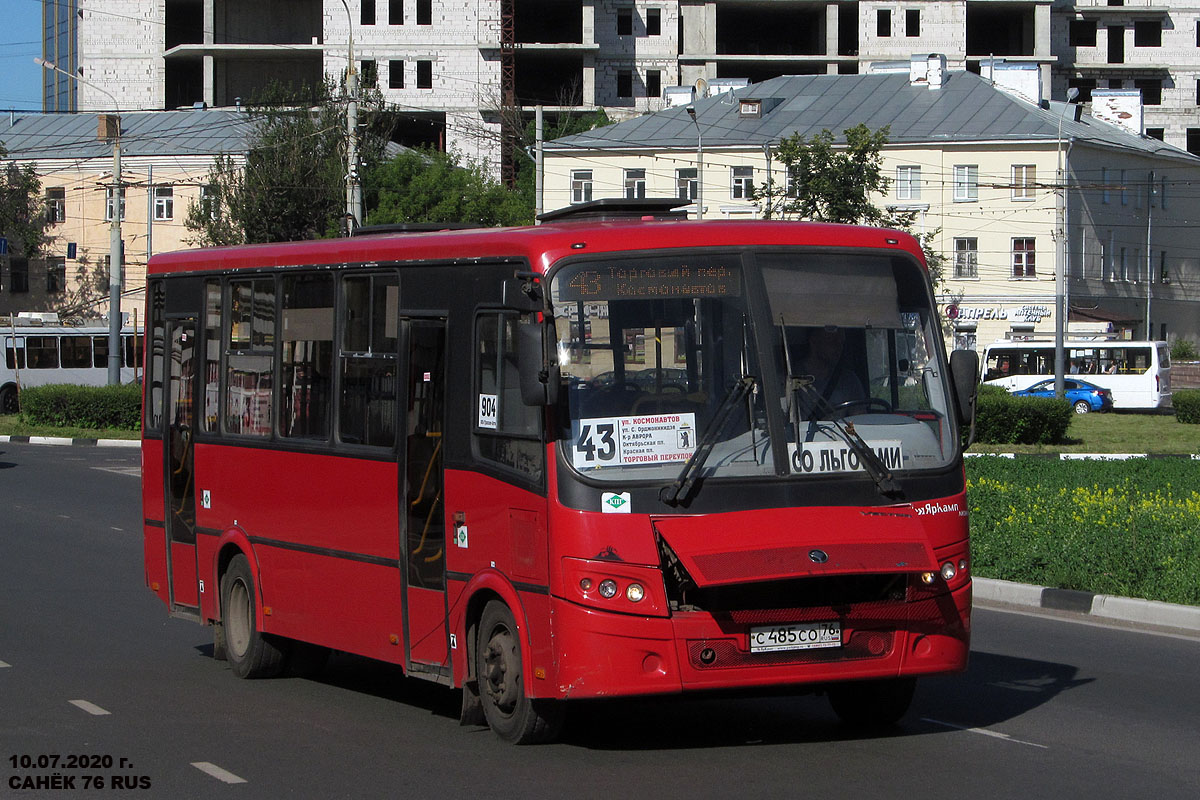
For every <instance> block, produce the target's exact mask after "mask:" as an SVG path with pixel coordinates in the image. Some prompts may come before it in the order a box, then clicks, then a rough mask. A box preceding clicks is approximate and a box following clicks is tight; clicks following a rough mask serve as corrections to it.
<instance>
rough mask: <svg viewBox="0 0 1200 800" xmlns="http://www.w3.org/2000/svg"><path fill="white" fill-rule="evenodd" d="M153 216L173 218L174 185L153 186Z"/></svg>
mask: <svg viewBox="0 0 1200 800" xmlns="http://www.w3.org/2000/svg"><path fill="white" fill-rule="evenodd" d="M154 218H155V219H156V220H171V219H175V187H174V186H155V187H154Z"/></svg>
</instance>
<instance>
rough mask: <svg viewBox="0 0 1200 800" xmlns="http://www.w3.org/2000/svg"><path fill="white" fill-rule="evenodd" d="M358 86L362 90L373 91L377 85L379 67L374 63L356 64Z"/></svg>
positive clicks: (361, 62) (363, 62)
mask: <svg viewBox="0 0 1200 800" xmlns="http://www.w3.org/2000/svg"><path fill="white" fill-rule="evenodd" d="M358 85H359V86H361V87H362V88H364V89H374V88H375V87H376V86H378V85H379V67H378V66H377V65H376V62H374V61H360V62H358Z"/></svg>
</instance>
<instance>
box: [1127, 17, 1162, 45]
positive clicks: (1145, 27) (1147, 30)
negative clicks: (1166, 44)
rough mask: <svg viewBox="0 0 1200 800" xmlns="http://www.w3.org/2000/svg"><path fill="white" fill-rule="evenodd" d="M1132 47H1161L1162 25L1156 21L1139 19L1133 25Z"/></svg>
mask: <svg viewBox="0 0 1200 800" xmlns="http://www.w3.org/2000/svg"><path fill="white" fill-rule="evenodd" d="M1133 46H1134V47H1162V23H1161V22H1159V21H1158V20H1156V19H1139V20H1137V21H1135V22H1134V23H1133Z"/></svg>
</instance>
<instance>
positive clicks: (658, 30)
mask: <svg viewBox="0 0 1200 800" xmlns="http://www.w3.org/2000/svg"><path fill="white" fill-rule="evenodd" d="M646 35H647V36H661V35H662V9H658V8H648V9H646Z"/></svg>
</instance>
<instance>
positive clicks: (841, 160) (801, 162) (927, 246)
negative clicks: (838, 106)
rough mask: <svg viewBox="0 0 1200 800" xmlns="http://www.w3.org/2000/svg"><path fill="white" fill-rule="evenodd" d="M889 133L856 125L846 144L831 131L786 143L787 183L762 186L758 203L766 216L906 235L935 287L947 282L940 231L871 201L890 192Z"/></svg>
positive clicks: (778, 154) (781, 148)
mask: <svg viewBox="0 0 1200 800" xmlns="http://www.w3.org/2000/svg"><path fill="white" fill-rule="evenodd" d="M890 131H891V129H890V127H889V126H887V125H885V126H883V127H882V128H880V129H879V130H877V131H871V129H870V128H868V127H867V126H866V125H862V124H859V125H855V126H854V127H853V128H847V129H846V130H844V131H842V134H843V135H844V136H845V144H844V145H843V146H838V143H837V141H836V139H835V137H834V135H833V133H831V132H830V131H829V130H823V131H821V132H820V133H815V134H813V135H812V137H811V138H809V139H805V138H804V136H802V135H801V134H799V133H796V134H793V135H792V136H789V137H788V138H786V139H783V140H781V141H780V142H779V145H778V146H777V147H776V148H775V149H774V152H773V154H772V155H773V157H774V158H776V159H778V160H779V161H781V162H782V163H783V165H784V167H785V171H786V173H787V176H788V180H787V183H786V184H784V185H782V186H781V185H779V184H778V183H775V182H773V181H772V182H769V183H766V184H763V185H762V186H761V187H759V188H758V189H756V190H755V193H754V199H755V200H756V202H758V203H759V204H760V205H762V206H763V207H764V214H763V216H764V217H765V218H776V219H804V220H811V221H814V222H840V223H846V224H850V225H879V226H882V227H888V228H896V229H898V230H903V231H906V232H908V233H910V234H912V235H913V236H914V237H916V239H917V241H918V242H920V244H921V249H922V250H923V251H924V252H925V260H926V262H927V264H928V265H929V273H930V277H931V278H932V280H933V285H934V286H935V287H936V286H938V285H939V284H940V283H941V281H942V270H943V267H944V265H945V257H944V256H943V255H942V254H941V253H940V252H939V251H937V250H936V249H935V248H934V244H935V242H936V240H937V236H938V234H939V233H940V232H941V229H940V228H939V229H937V230H935V231H917V230H916V220H917V214H916V212H915V211H897V210H893V209H882V208H879V207H878V206H876V205H875V204H874V203H873V202H872V201H871V196H872V195H879V194H886V193H887V191H888V187H889V186H890V184H891V181H889V180H888V178H887V177H886V176H885V175H884V174H883V159H882V155H881V151H882V150H883V146H884V145H886V144H887V142H888V134H889V133H890Z"/></svg>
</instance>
